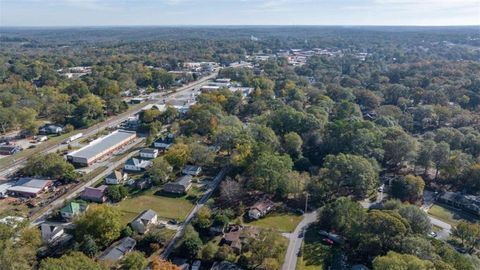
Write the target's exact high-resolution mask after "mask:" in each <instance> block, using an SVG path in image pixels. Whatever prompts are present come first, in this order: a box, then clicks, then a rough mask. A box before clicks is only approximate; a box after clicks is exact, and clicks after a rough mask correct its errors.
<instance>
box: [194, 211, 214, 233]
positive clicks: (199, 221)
mask: <svg viewBox="0 0 480 270" xmlns="http://www.w3.org/2000/svg"><path fill="white" fill-rule="evenodd" d="M212 223H213V222H212V212H211V211H210V208H208V207H202V208H200V210H199V211H198V213H197V215H196V216H195V220H194V222H193V224H195V226H196V227H197V228H198V229H200V230H205V229H208V228H210V226H211V225H212Z"/></svg>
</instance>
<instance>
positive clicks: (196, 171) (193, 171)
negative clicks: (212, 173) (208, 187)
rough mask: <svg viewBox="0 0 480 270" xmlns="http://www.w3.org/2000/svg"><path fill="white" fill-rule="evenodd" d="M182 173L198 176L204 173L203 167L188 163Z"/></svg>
mask: <svg viewBox="0 0 480 270" xmlns="http://www.w3.org/2000/svg"><path fill="white" fill-rule="evenodd" d="M182 173H183V174H185V175H191V176H198V175H200V174H201V173H202V167H200V166H195V165H187V166H185V167H184V168H183V170H182Z"/></svg>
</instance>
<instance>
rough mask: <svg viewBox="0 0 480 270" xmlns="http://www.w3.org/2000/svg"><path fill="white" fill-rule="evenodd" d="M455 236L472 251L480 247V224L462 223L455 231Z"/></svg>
mask: <svg viewBox="0 0 480 270" xmlns="http://www.w3.org/2000/svg"><path fill="white" fill-rule="evenodd" d="M453 235H454V236H455V237H457V238H458V239H460V240H461V241H462V245H464V246H465V247H467V248H469V249H470V251H472V250H473V249H474V248H478V247H479V246H480V224H478V223H470V222H468V221H463V220H462V221H460V223H458V224H457V226H455V229H454V230H453Z"/></svg>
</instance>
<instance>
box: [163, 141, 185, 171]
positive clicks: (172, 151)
mask: <svg viewBox="0 0 480 270" xmlns="http://www.w3.org/2000/svg"><path fill="white" fill-rule="evenodd" d="M190 155H191V151H190V148H188V145H186V144H183V143H176V144H174V145H172V147H170V148H169V149H168V151H167V152H166V153H165V155H164V158H165V160H166V161H168V163H170V165H172V166H173V167H174V168H176V169H181V168H183V166H185V164H187V161H188V160H189V158H190Z"/></svg>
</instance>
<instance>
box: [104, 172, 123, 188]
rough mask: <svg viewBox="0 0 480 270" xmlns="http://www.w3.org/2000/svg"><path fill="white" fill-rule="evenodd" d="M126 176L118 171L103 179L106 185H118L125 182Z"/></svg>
mask: <svg viewBox="0 0 480 270" xmlns="http://www.w3.org/2000/svg"><path fill="white" fill-rule="evenodd" d="M127 178H128V174H126V173H124V172H121V171H119V170H115V171H113V172H112V173H111V174H109V175H108V176H107V177H105V183H106V184H107V185H119V184H122V183H124V182H125V181H127Z"/></svg>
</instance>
